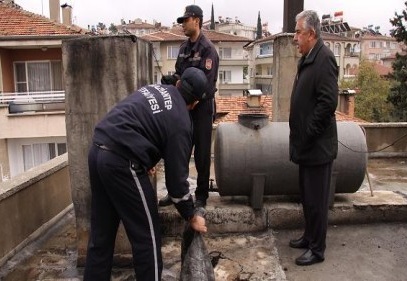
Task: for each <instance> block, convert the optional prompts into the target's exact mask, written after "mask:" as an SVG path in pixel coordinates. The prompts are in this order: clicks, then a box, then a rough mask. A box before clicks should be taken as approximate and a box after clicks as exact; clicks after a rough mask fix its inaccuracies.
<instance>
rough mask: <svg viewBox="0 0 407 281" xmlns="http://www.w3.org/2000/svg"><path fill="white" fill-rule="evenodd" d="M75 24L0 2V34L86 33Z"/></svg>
mask: <svg viewBox="0 0 407 281" xmlns="http://www.w3.org/2000/svg"><path fill="white" fill-rule="evenodd" d="M88 32H89V31H88V30H86V29H82V28H80V27H78V26H76V25H71V26H68V25H64V24H60V23H56V22H54V21H52V20H50V19H49V18H46V17H44V16H40V15H37V14H34V13H31V12H28V11H25V10H23V9H22V8H21V7H20V6H19V5H16V4H14V3H8V4H6V3H1V2H0V36H50V35H74V34H86V33H88Z"/></svg>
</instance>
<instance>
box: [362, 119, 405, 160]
mask: <svg viewBox="0 0 407 281" xmlns="http://www.w3.org/2000/svg"><path fill="white" fill-rule="evenodd" d="M361 126H362V128H364V130H365V132H366V142H367V148H368V152H369V158H380V157H383V158H384V157H407V123H406V122H399V123H368V124H361Z"/></svg>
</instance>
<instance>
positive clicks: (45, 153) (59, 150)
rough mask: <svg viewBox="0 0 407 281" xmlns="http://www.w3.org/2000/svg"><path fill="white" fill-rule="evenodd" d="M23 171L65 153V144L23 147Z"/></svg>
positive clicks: (42, 144) (41, 144) (40, 144)
mask: <svg viewBox="0 0 407 281" xmlns="http://www.w3.org/2000/svg"><path fill="white" fill-rule="evenodd" d="M22 148H23V161H24V171H27V170H28V169H31V168H32V167H35V166H37V165H40V164H42V163H45V162H47V161H48V160H51V159H53V158H55V157H57V156H59V155H62V154H64V153H65V152H66V143H35V144H28V145H23V146H22Z"/></svg>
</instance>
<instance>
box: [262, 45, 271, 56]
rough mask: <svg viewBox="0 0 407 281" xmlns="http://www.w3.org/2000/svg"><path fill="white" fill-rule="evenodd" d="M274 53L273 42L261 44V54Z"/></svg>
mask: <svg viewBox="0 0 407 281" xmlns="http://www.w3.org/2000/svg"><path fill="white" fill-rule="evenodd" d="M272 54H273V44H270V43H267V44H261V45H260V56H262V55H272Z"/></svg>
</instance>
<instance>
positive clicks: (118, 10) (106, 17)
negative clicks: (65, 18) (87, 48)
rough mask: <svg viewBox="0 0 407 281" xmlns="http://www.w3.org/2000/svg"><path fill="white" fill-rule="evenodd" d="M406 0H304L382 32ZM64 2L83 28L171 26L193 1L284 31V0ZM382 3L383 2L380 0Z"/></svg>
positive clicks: (43, 1)
mask: <svg viewBox="0 0 407 281" xmlns="http://www.w3.org/2000/svg"><path fill="white" fill-rule="evenodd" d="M14 2H15V3H17V4H18V5H20V6H22V7H23V9H25V10H27V11H30V12H33V13H36V14H40V15H44V16H46V17H49V0H14ZM404 2H405V1H404V0H386V1H379V0H341V1H336V0H304V9H305V10H315V11H317V12H318V14H319V16H320V17H321V16H322V15H323V14H331V15H332V16H333V14H334V13H335V12H339V11H342V12H343V19H344V21H346V22H348V24H349V25H350V26H351V27H358V28H363V27H367V26H368V25H373V26H380V32H381V33H382V34H387V35H389V34H390V32H389V31H390V29H392V25H391V24H390V22H389V19H390V18H393V17H394V13H395V12H397V13H398V14H400V13H401V12H402V11H403V9H405V7H406V6H405V5H404ZM60 3H61V4H65V3H67V4H69V5H71V6H72V8H73V9H72V18H73V23H74V24H76V25H79V26H81V27H84V28H88V26H89V27H91V26H96V25H97V24H98V23H99V22H102V23H104V24H105V25H106V26H110V24H111V23H113V24H116V25H117V24H120V20H121V19H124V20H125V21H126V22H128V21H129V20H134V19H136V18H140V19H142V20H144V21H147V22H148V23H153V21H154V20H155V21H157V22H161V23H162V25H165V26H172V23H173V22H175V21H176V18H177V17H179V16H182V14H183V12H184V8H185V6H187V5H190V4H196V5H199V6H200V7H201V8H202V10H203V12H204V20H210V17H211V9H212V8H211V7H212V4H213V7H214V15H215V19H218V17H219V16H222V17H223V18H226V17H230V18H231V19H232V20H234V19H235V18H236V17H237V18H238V19H239V20H240V22H242V23H244V24H246V25H249V26H257V17H258V13H259V12H260V17H261V22H262V23H263V24H264V23H266V22H267V23H268V28H269V31H270V32H271V33H272V34H275V33H278V32H281V30H282V27H283V7H284V0H247V1H242V0H234V1H232V0H193V1H191V0H188V1H187V0H173V1H168V0H134V1H133V0H130V1H129V0H60ZM379 3H380V4H379Z"/></svg>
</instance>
